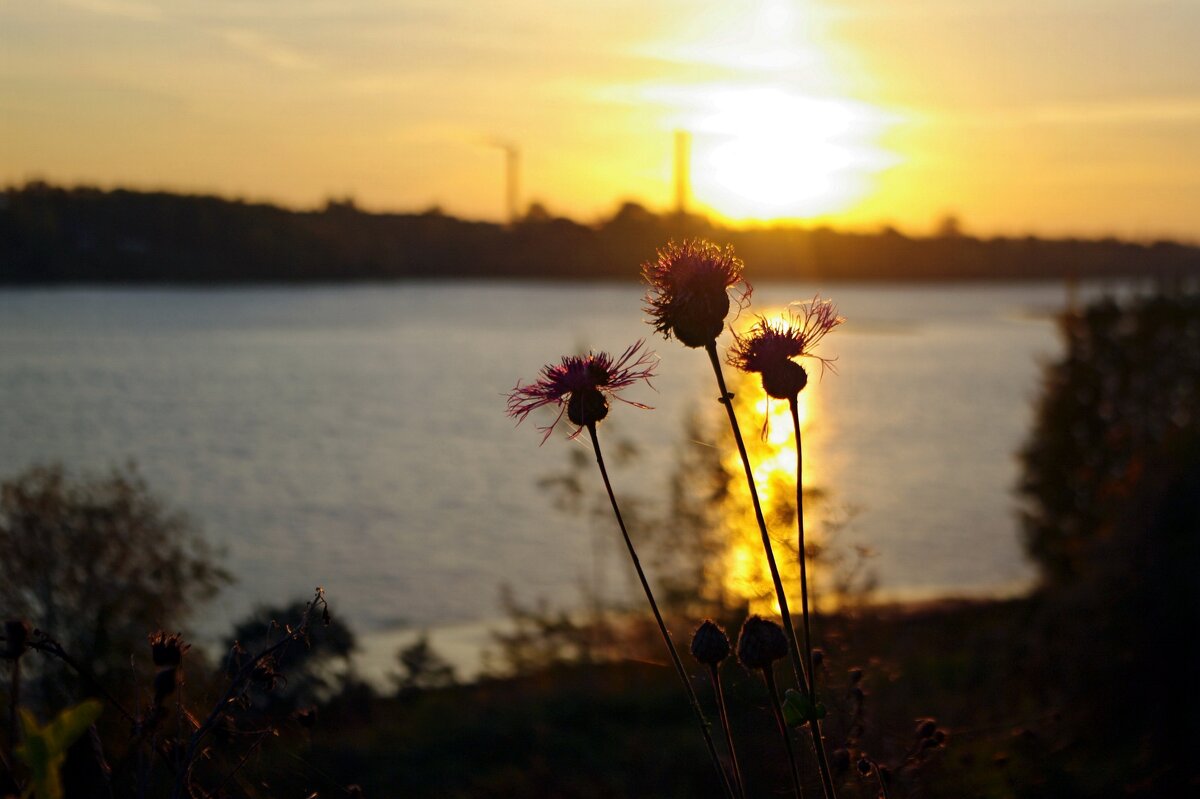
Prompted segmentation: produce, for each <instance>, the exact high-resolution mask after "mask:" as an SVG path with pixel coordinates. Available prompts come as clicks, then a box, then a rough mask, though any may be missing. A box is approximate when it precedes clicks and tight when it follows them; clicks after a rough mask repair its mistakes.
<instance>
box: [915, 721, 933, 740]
mask: <svg viewBox="0 0 1200 799" xmlns="http://www.w3.org/2000/svg"><path fill="white" fill-rule="evenodd" d="M935 731H937V722H936V721H934V720H933V719H920V720H919V721H918V722H917V729H916V735H917V737H918V738H930V737H932V736H933V733H934V732H935Z"/></svg>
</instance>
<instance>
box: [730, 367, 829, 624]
mask: <svg viewBox="0 0 1200 799" xmlns="http://www.w3.org/2000/svg"><path fill="white" fill-rule="evenodd" d="M729 377H730V380H731V385H730V390H731V391H733V392H734V401H733V402H734V410H735V411H736V413H737V415H738V420H739V422H740V423H741V425H742V434H743V437H744V439H745V442H746V449H747V451H748V453H749V455H750V465H751V470H752V471H753V473H754V480H755V485H756V487H757V490H758V496H759V500H760V502H761V503H762V508H763V515H764V517H765V518H766V521H767V529H768V530H769V532H770V534H771V537H772V541H773V548H774V551H775V560H776V563H777V565H778V567H779V572H780V576H781V579H782V580H783V582H784V587H785V589H786V591H787V594H788V599H789V604H791V605H793V606H794V607H797V608H798V605H797V604H796V603H798V602H799V593H800V591H799V585H800V583H799V579H800V577H799V573H800V572H799V569H800V567H799V560H798V556H797V537H796V517H795V512H794V508H795V502H796V450H795V446H794V436H793V429H792V416H791V411H790V409H789V407H788V403H787V402H786V401H781V400H771V399H769V398H768V397H767V396H766V395H765V394H764V392H763V390H762V386H761V384H760V382H759V380H758V377H757V376H756V375H744V374H741V373H736V374H730V375H729ZM815 382H816V381H814V383H815ZM819 406H820V399H819V393H818V392H815V391H813V386H810V387H809V388H808V389H806V390H805V391H802V392H801V393H800V397H799V405H798V411H799V416H800V426H801V435H802V436H803V433H804V431H805V430H807V429H808V428H809V426H810V424H811V423H812V421H813V420H814V419H816V418H819V415H820V407H819ZM764 420H766V422H767V425H766V430H765V431H764V430H763V421H764ZM812 455H813V453H811V452H806V453H805V464H804V487H805V490H806V491H807V492H810V497H808V498H806V517H805V520H806V535H807V537H808V540H809V543H811V542H812V541H813V539H820V537H821V534H822V531H821V526H822V525H821V519H820V518H819V517H820V514H818V513H815V512H814V511H815V509H814V508H813V507H812V504H813V503H812V502H811V501H809V500H811V492H812V491H813V489H814V488H816V487H818V486H819V485H820V471H819V468H820V461H819V459H818V458H813V457H812ZM723 465H724V469H725V472H726V474H728V475H729V477H730V479H729V492H728V493H727V495H726V496H725V498H724V501H723V503H722V507H721V518H722V520H723V524H724V529H725V530H726V535H725V538H724V551H723V552H722V553H720V555H719V556H718V557H716V558H714V561H713V565H712V569H713V577H714V578H718V579H719V580H720V582H721V586H722V590H723V591H724V594H725V598H726V600H727V601H730V602H735V603H736V602H746V603H748V605H749V607H750V611H751V612H752V613H762V614H767V615H771V614H774V615H777V614H778V613H779V604H778V601H777V599H776V597H775V592H774V587H773V585H772V582H771V575H770V571H769V570H768V568H767V563H766V559H765V557H764V556H763V548H762V537H761V534H760V533H759V529H758V523H757V521H756V519H755V516H754V508H753V505H752V503H751V500H750V492H749V489H748V488H747V486H746V482H745V478H744V470H743V467H742V462H741V458H740V456H739V455H738V453H737V451H736V449H734V448H732V447H731V448H730V449H729V451H728V452H727V454H725V455H724V456H723ZM814 467H815V468H814Z"/></svg>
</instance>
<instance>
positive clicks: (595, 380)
mask: <svg viewBox="0 0 1200 799" xmlns="http://www.w3.org/2000/svg"><path fill="white" fill-rule="evenodd" d="M641 347H642V342H641V341H638V342H636V343H635V344H633V345H632V346H630V347H629V348H628V349H626V350H625V351H624V352H623V353H622V354H621V355H620V356H619V357H617V358H614V357H612V356H611V355H609V354H608V353H604V352H601V353H588V354H587V355H582V356H566V357H564V358H563V359H562V360H561V361H560V362H559V363H558V364H550V365H548V366H545V367H543V368H542V371H541V377H540V379H538V380H537V381H536V382H534V383H529V384H526V385H521V384H520V383H518V384H517V386H516V388H514V389H513V391H512V393H511V394H510V395H509V398H508V414H509V415H510V416H512V417H514V418H516V419H517V420H518V424H519V423H520V422H521V421H524V419H525V418H526V417H527V416H528V415H529V414H530V413H532V412H533V411H534V410H536V409H538V408H542V407H546V406H549V405H557V406H558V409H559V410H558V416H557V417H555V419H554V421H553V422H551V423H550V424H549V425H548V426H546V427H544V428H541V429H542V430H543V431H544V435H543V436H542V442H543V443H545V441H546V439H547V438H548V437H549V436H550V434H551V433H552V432H553V431H554V427H555V425H557V424H558V422H559V420H560V419H561V418H562V416H563V414H564V413H565V414H566V415H567V418H568V420H569V421H570V422H571V423H572V424H574V425H576V427H577V429H576V431H575V432H574V433H573V434H572V435H571V438H575V437H577V436H578V435H579V434H580V433H582V432H583V431H584V430H587V432H588V436H589V437H590V438H591V441H592V449H593V451H594V452H595V454H596V465H597V467H598V468H599V469H600V476H601V478H602V479H603V481H604V488H605V491H607V493H608V498H609V501H610V504H611V505H612V510H613V515H614V516H615V517H616V520H617V526H618V527H619V528H620V530H621V537H622V539H623V540H624V542H625V547H626V549H627V550H628V552H629V558H630V560H631V561H632V562H633V567H634V570H635V571H636V572H637V576H638V581H639V582H640V583H641V585H642V590H643V591H644V592H645V594H646V601H647V602H648V603H649V605H650V610H651V611H652V612H653V614H654V620H655V622H656V623H657V624H658V629H659V632H660V633H661V635H662V639H663V643H664V645H665V646H666V648H667V653H668V654H669V655H670V657H671V662H672V664H673V665H674V666H675V671H676V673H677V674H678V676H679V680H680V682H681V683H682V684H683V688H684V691H685V692H686V694H687V696H688V701H689V703H690V704H691V707H692V710H693V711H694V712H695V714H696V720H697V721H698V722H699V725H700V731H701V734H702V735H703V737H704V743H705V746H706V747H707V749H708V753H709V756H710V757H711V759H712V763H713V767H714V768H715V769H716V770H717V773H718V774H719V776H720V780H721V785H722V787H723V788H724V791H725V793H726V795H729V796H732V795H733V789H732V787H731V784H730V781H729V776H728V774H726V773H725V768H724V766H723V765H722V764H721V760H720V757H719V756H718V755H717V750H716V747H715V746H714V745H713V742H712V736H711V735H710V734H709V730H708V722H707V721H706V720H705V718H704V712H703V711H702V710H701V708H700V701H699V700H698V699H697V698H696V692H695V691H694V690H693V689H692V684H691V681H690V679H689V678H688V675H687V672H686V670H685V669H684V668H683V663H682V661H681V660H680V659H679V652H678V651H677V650H676V648H675V644H674V642H673V641H672V640H671V634H670V632H669V631H668V630H667V625H666V622H665V621H663V617H662V613H661V611H660V610H659V608H658V603H657V602H656V601H655V599H654V592H653V590H651V588H650V583H649V581H648V580H647V579H646V574H645V571H644V570H643V569H642V564H641V562H640V560H639V559H638V555H637V550H636V549H635V547H634V545H633V540H632V539H631V538H630V537H629V531H628V530H627V529H626V527H625V521H624V519H623V517H622V516H621V509H620V507H619V506H618V504H617V497H616V494H615V493H614V492H613V488H612V483H611V482H610V480H609V476H608V469H607V468H606V467H605V465H604V455H603V453H602V452H601V449H600V438H599V436H598V435H597V432H596V426H597V424H598V423H599V422H601V421H603V420H604V419H605V418H607V416H608V411H609V402H608V398H609V397H614V398H617V399H620V397H618V396H617V392H618V391H620V390H621V389H623V388H627V387H628V386H631V385H633V384H634V383H637V382H638V381H647V382H648V381H649V379H650V378H651V377H652V376H653V369H652V363H653V356H652V355H651V354H650V353H646V352H642V353H641V354H639V351H640V350H641ZM622 401H624V402H626V403H628V404H630V405H634V406H635V407H641V408H645V407H646V406H644V405H641V404H639V403H634V402H629V400H622Z"/></svg>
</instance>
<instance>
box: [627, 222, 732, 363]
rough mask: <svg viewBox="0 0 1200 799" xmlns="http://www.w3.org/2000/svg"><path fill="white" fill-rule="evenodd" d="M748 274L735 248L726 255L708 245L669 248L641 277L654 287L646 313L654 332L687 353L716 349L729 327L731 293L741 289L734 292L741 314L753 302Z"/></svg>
mask: <svg viewBox="0 0 1200 799" xmlns="http://www.w3.org/2000/svg"><path fill="white" fill-rule="evenodd" d="M743 268H744V264H743V263H742V260H741V259H740V258H738V257H737V256H736V255H734V254H733V247H731V246H727V247H725V249H721V248H720V247H718V246H717V245H716V244H713V243H712V242H709V241H704V240H703V239H692V240H690V241H684V242H683V243H682V244H676V243H675V242H673V241H672V242H669V243H668V244H667V246H666V247H664V248H662V249H661V250H659V251H658V258H657V260H655V261H651V262H649V263H646V264H642V277H643V279H645V281H646V282H647V283H649V284H650V289H649V291H648V292H647V293H646V308H645V310H646V313H648V314H650V317H651V324H653V325H654V329H655V330H657V331H658V332H659V333H662V334H663V336H664V337H666V338H670V337H671V336H672V335H674V336H675V338H677V339H679V341H680V343H682V344H684V345H685V346H688V347H704V346H707V345H709V344H711V343H712V342H713V341H715V340H716V338H717V336H719V335H720V334H721V330H722V329H723V328H724V327H725V316H726V314H728V313H729V305H730V302H729V298H730V289H733V288H734V287H735V286H739V284H740V288H739V289H737V290H735V291H734V292H733V296H734V299H735V300H736V301H737V304H738V307H739V308H744V307H745V306H746V304H747V303H748V302H749V300H750V292H751V290H752V289H751V286H750V284H749V283H747V282H746V281H745V280H744V279H743V278H742V269H743Z"/></svg>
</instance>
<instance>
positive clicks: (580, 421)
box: [567, 388, 608, 427]
mask: <svg viewBox="0 0 1200 799" xmlns="http://www.w3.org/2000/svg"><path fill="white" fill-rule="evenodd" d="M606 416H608V400H607V399H605V397H604V394H602V393H601V392H600V390H599V389H597V388H584V389H580V390H579V391H574V392H572V393H571V398H570V399H569V400H567V418H568V419H570V420H571V424H573V425H576V426H578V427H585V426H586V425H589V424H595V423H596V422H599V421H601V420H602V419H604V417H606Z"/></svg>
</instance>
